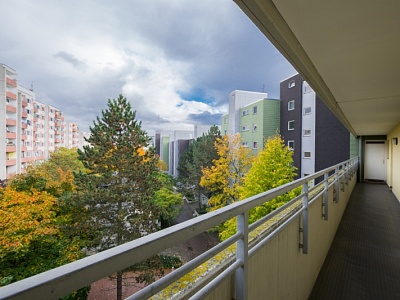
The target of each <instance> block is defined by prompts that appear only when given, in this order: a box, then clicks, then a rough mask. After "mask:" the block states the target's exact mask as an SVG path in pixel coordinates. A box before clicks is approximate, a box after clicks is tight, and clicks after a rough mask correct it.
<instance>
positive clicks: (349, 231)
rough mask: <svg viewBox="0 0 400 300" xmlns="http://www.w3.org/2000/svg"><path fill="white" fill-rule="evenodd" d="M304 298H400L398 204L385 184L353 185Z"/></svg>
mask: <svg viewBox="0 0 400 300" xmlns="http://www.w3.org/2000/svg"><path fill="white" fill-rule="evenodd" d="M309 299H310V300H314V299H324V300H328V299H341V300H342V299H400V204H399V202H398V201H397V199H396V198H395V197H394V195H393V194H392V193H391V191H390V190H389V188H388V187H387V186H386V185H384V184H367V183H358V184H357V185H356V186H355V188H354V191H353V194H352V196H351V198H350V200H349V203H348V205H347V208H346V211H345V213H344V215H343V218H342V221H341V223H340V225H339V228H338V231H337V233H336V236H335V239H334V241H333V243H332V246H331V248H330V250H329V253H328V256H327V257H326V259H325V263H324V265H323V267H322V270H321V272H320V274H319V276H318V279H317V281H316V283H315V285H314V289H313V291H312V293H311V295H310V298H309Z"/></svg>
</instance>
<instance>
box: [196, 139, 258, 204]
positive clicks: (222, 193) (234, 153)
mask: <svg viewBox="0 0 400 300" xmlns="http://www.w3.org/2000/svg"><path fill="white" fill-rule="evenodd" d="M214 146H215V149H216V150H217V154H218V158H217V159H214V160H213V164H212V166H211V167H205V168H203V169H202V172H203V176H202V177H201V180H200V185H201V186H203V187H205V188H206V189H207V190H208V191H210V193H211V197H210V198H209V200H208V205H209V209H210V210H215V209H218V208H221V207H223V206H225V205H228V204H230V203H233V202H236V201H238V200H239V199H240V189H239V187H240V186H241V185H242V183H243V178H244V175H245V174H246V172H247V171H248V169H249V167H250V165H251V162H252V159H253V158H252V156H251V150H250V149H248V148H246V147H244V146H243V145H242V142H241V137H240V134H235V135H232V136H231V135H225V136H223V137H222V138H217V139H216V141H215V144H214Z"/></svg>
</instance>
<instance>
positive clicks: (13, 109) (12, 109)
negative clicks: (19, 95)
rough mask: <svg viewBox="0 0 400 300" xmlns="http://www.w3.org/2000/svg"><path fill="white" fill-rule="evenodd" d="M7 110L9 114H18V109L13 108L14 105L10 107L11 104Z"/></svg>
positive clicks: (7, 106)
mask: <svg viewBox="0 0 400 300" xmlns="http://www.w3.org/2000/svg"><path fill="white" fill-rule="evenodd" d="M6 110H7V112H10V113H16V112H17V108H16V107H15V106H13V105H10V104H7V105H6Z"/></svg>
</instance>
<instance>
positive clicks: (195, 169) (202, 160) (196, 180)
mask: <svg viewBox="0 0 400 300" xmlns="http://www.w3.org/2000/svg"><path fill="white" fill-rule="evenodd" d="M219 138H221V132H220V131H219V129H218V126H216V125H214V126H211V128H210V130H209V131H208V132H207V134H203V136H201V137H199V138H197V139H196V140H194V141H193V142H192V143H191V144H190V145H189V148H188V149H187V150H186V151H185V152H184V153H183V155H182V157H180V159H179V164H178V180H179V181H180V182H182V183H185V184H186V186H190V187H194V189H193V190H190V193H193V192H194V193H195V194H196V197H197V198H198V199H200V195H201V193H206V190H205V189H204V188H203V187H201V186H200V179H201V177H202V176H203V173H202V168H207V167H211V166H212V163H213V160H215V159H217V158H218V153H217V149H216V148H215V147H214V144H215V141H216V140H217V139H219ZM190 197H191V196H190ZM199 204H201V203H200V202H199Z"/></svg>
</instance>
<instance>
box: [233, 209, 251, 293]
mask: <svg viewBox="0 0 400 300" xmlns="http://www.w3.org/2000/svg"><path fill="white" fill-rule="evenodd" d="M248 224H249V215H248V212H245V213H243V214H240V215H238V216H237V217H236V228H237V231H238V232H240V233H242V235H243V237H242V238H241V239H240V240H238V241H237V242H236V260H241V261H242V262H243V265H242V266H241V267H240V268H239V269H237V270H236V276H235V280H236V282H235V283H236V299H237V300H247V295H248V253H249V240H248V239H249V238H248V237H249V234H248V233H249V226H248Z"/></svg>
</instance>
